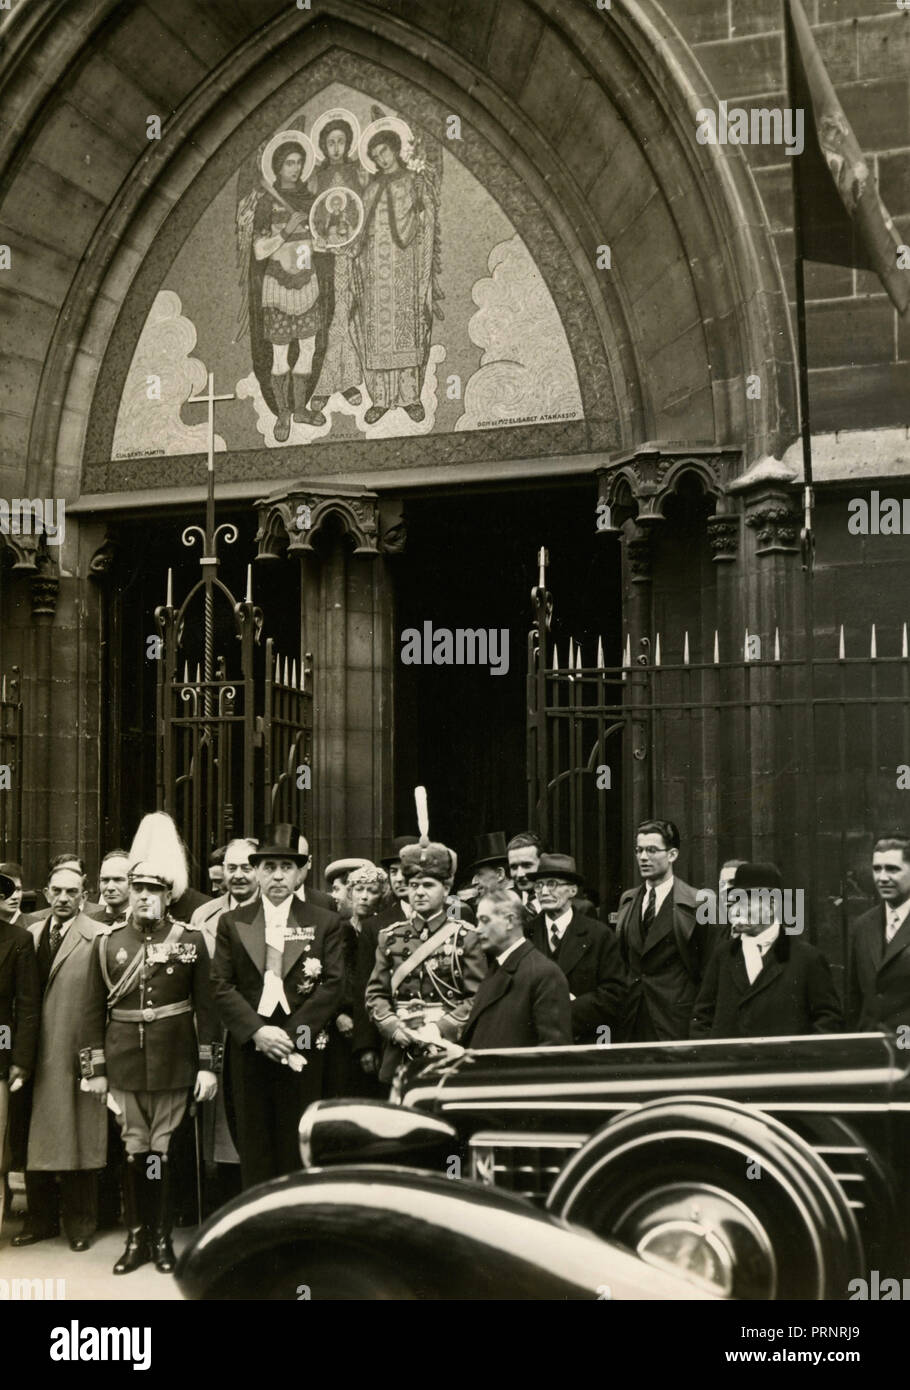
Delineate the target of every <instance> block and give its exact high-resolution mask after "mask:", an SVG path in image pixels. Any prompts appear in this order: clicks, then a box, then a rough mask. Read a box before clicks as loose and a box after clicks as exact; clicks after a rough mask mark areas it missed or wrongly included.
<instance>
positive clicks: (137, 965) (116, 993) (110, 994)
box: [98, 922, 183, 1010]
mask: <svg viewBox="0 0 910 1390" xmlns="http://www.w3.org/2000/svg"><path fill="white" fill-rule="evenodd" d="M182 935H183V924H182V923H181V922H174V924H173V926H172V927H171V929H170V931H169V932H168V934H167V936H166V937H165V938H164V941H162V943H161V945H162V946H167V945H168V944H169V942H172V941H177V940H179V939H180V937H181V936H182ZM109 941H110V936H108V935H105V937H104V940H103V941H102V943H101V948H100V950H99V952H98V959H99V963H100V965H101V974H102V977H103V979H104V983H105V984H106V985H107V1007H108V1010H110V1009H112V1008H113V1006H114V1005H115V1004H116V1003H117V1002H118V1000H120V999H122V998H123V997H124V995H127V994H130V993H131V992H132V991H133V990H134V989H135V988H136V985H137V984H138V982H139V976H140V973H141V971H142V963H143V960H144V956H145V952H144V947H143V946H140V947H139V949H138V951H137V952H136V954H135V955H134V956H133V959H132V960H131V961H130V963H129V965H128V966H127V967H126V969H125V970H124V972H123V974H122V975H121V976H120V979H119V980H118V981H117V983H116V984H114V983H113V982H112V980H111V976H110V971H109V970H108V963H107V947H108V942H109Z"/></svg>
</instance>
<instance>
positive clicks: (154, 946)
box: [79, 846, 222, 1274]
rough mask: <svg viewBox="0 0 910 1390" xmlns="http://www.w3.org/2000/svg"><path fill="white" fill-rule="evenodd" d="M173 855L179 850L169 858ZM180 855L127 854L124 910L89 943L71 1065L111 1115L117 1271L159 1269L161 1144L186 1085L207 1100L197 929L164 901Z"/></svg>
mask: <svg viewBox="0 0 910 1390" xmlns="http://www.w3.org/2000/svg"><path fill="white" fill-rule="evenodd" d="M181 859H182V856H181ZM185 876H186V861H185V859H182V863H181V862H179V861H176V862H175V861H174V860H173V859H172V860H171V861H169V860H168V857H167V855H166V854H164V853H159V854H158V855H157V856H156V854H155V850H154V847H153V846H152V847H151V848H150V850H149V858H148V859H145V860H131V862H130V866H129V885H130V896H129V914H128V917H127V920H126V922H125V923H123V924H122V925H120V926H112V927H109V928H107V929H106V930H104V931H103V932H102V933H101V934H100V935H99V936H98V937H97V938H96V940H95V943H94V946H93V948H92V959H91V965H90V967H89V972H88V980H87V988H86V994H85V1004H84V1012H85V1019H84V1025H83V1045H82V1047H81V1049H80V1052H79V1063H80V1070H81V1072H82V1076H83V1078H84V1081H85V1086H86V1089H87V1090H89V1091H90V1092H91V1093H92V1094H93V1095H95V1096H96V1097H97V1098H98V1100H99V1101H101V1102H102V1104H103V1103H104V1102H105V1101H106V1099H107V1095H108V1092H109V1093H110V1096H111V1098H112V1100H113V1102H114V1105H115V1107H116V1110H117V1111H119V1116H118V1118H119V1123H120V1137H121V1139H122V1141H123V1146H124V1149H125V1150H126V1164H125V1166H124V1170H123V1198H124V1203H123V1204H124V1212H125V1216H126V1225H127V1239H126V1246H125V1248H124V1251H123V1254H122V1255H121V1256H120V1258H119V1260H118V1261H117V1263H116V1264H115V1265H114V1273H115V1274H129V1273H130V1272H131V1271H132V1270H134V1269H138V1268H139V1266H140V1265H143V1264H146V1263H147V1262H148V1261H149V1260H150V1259H151V1260H154V1262H155V1268H156V1269H158V1270H160V1271H161V1272H162V1273H163V1274H168V1273H170V1271H171V1270H172V1269H173V1268H174V1249H173V1246H172V1244H171V1230H172V1227H173V1209H172V1208H173V1202H172V1197H173V1186H172V1176H171V1157H170V1153H169V1150H170V1146H171V1140H172V1138H173V1135H174V1133H175V1131H176V1129H177V1127H178V1125H179V1124H180V1122H181V1120H182V1119H183V1116H184V1114H185V1112H186V1108H187V1105H188V1104H189V1100H190V1093H191V1092H192V1096H193V1099H194V1100H196V1101H200V1102H201V1101H206V1100H211V1099H212V1098H213V1097H214V1095H215V1092H216V1090H217V1087H218V1080H217V1073H218V1072H219V1071H220V1069H221V1056H220V1054H221V1051H222V1047H221V1030H220V1028H219V1025H218V1019H217V1016H216V1014H215V1010H214V1006H213V1003H212V996H211V990H210V987H209V957H208V952H207V950H206V947H205V942H204V940H203V937H202V935H201V933H200V932H198V931H193V930H192V929H191V928H190V927H188V926H187V925H186V924H185V923H183V922H178V921H176V920H175V919H174V918H173V917H172V916H171V914H170V911H169V908H170V904H171V901H172V900H173V899H174V898H179V897H180V894H181V892H182V891H183V890H184V888H185Z"/></svg>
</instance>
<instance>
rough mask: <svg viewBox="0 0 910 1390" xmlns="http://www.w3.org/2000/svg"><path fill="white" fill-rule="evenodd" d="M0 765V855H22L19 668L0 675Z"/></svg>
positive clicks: (16, 858)
mask: <svg viewBox="0 0 910 1390" xmlns="http://www.w3.org/2000/svg"><path fill="white" fill-rule="evenodd" d="M0 767H2V768H3V775H4V781H5V780H6V777H7V770H8V776H9V785H8V787H6V788H5V790H4V791H3V795H2V796H0V855H2V857H3V858H4V859H15V860H21V858H22V786H23V773H22V700H21V698H20V686H19V667H18V666H14V667H13V668H12V670H11V672H10V674H9V675H8V676H2V677H0Z"/></svg>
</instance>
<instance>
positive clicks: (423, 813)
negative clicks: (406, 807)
mask: <svg viewBox="0 0 910 1390" xmlns="http://www.w3.org/2000/svg"><path fill="white" fill-rule="evenodd" d="M414 801H415V803H416V806H417V828H418V830H419V831H420V839H419V841H418V842H417V844H416V845H404V846H403V848H402V851H401V872H402V874H403V875H404V877H405V881H406V882H408V883H410V881H411V879H412V878H417V877H418V875H420V876H423V875H426V876H427V877H428V878H435V879H438V880H439V882H440V883H445V884H447V885H448V884H450V883H451V882H452V880H453V879H454V877H455V875H456V873H457V872H458V855H457V854H456V853H455V851H454V850H453V849H449V847H448V845H443V844H441V843H438V842H437V843H435V844H434V843H433V842H432V841H431V840H430V812H429V809H428V806H427V789H426V787H415V788H414Z"/></svg>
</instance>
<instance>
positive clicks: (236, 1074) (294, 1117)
mask: <svg viewBox="0 0 910 1390" xmlns="http://www.w3.org/2000/svg"><path fill="white" fill-rule="evenodd" d="M228 1046H229V1051H230V1061H229V1067H228V1069H229V1072H230V1080H231V1090H232V1095H233V1102H234V1119H235V1123H236V1126H237V1152H238V1153H239V1154H240V1172H241V1177H242V1182H243V1186H244V1187H245V1188H247V1187H254V1186H255V1185H256V1183H260V1182H268V1180H269V1178H277V1177H281V1176H283V1174H285V1173H296V1172H297V1171H298V1170H299V1168H300V1149H299V1146H298V1141H297V1126H298V1125H299V1123H300V1117H301V1115H302V1114H303V1112H304V1110H305V1109H306V1108H307V1106H308V1105H309V1104H310V1103H311V1102H312V1101H314V1100H319V1099H320V1097H321V1095H322V1053H321V1052H320V1051H318V1050H317V1049H315V1048H312V1049H310V1051H309V1052H308V1053H307V1065H306V1066H305V1067H304V1069H303V1071H302V1072H294V1071H291V1068H290V1067H285V1066H282V1065H281V1063H280V1062H273V1061H272V1060H271V1058H269V1057H266V1056H264V1055H263V1054H262V1053H261V1052H257V1051H256V1048H255V1047H254V1045H253V1044H252V1043H245V1044H244V1045H243V1047H238V1046H237V1044H236V1043H235V1042H234V1041H233V1039H232V1040H231V1042H230V1043H229V1045H228Z"/></svg>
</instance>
